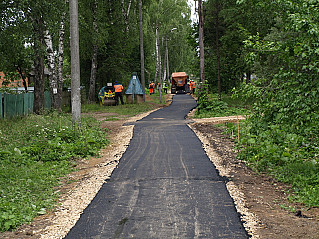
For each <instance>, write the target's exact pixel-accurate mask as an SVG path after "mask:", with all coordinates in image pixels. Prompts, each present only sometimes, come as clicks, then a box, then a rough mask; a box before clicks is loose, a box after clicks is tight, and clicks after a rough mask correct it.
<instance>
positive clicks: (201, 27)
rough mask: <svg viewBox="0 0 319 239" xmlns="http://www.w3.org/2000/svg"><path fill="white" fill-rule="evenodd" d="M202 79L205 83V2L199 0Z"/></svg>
mask: <svg viewBox="0 0 319 239" xmlns="http://www.w3.org/2000/svg"><path fill="white" fill-rule="evenodd" d="M198 19H199V54H200V56H199V60H200V81H201V82H202V83H203V84H205V64H204V23H203V2H202V0H198Z"/></svg>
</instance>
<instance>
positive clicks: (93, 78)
mask: <svg viewBox="0 0 319 239" xmlns="http://www.w3.org/2000/svg"><path fill="white" fill-rule="evenodd" d="M97 8H98V1H97V0H95V1H94V5H93V29H94V32H95V34H94V35H95V36H96V37H95V39H94V40H93V41H94V43H93V53H92V65H91V76H90V89H89V97H88V101H89V103H93V102H95V99H96V92H95V84H96V74H97V55H98V48H99V46H98V44H99V42H98V39H99V38H98V26H97V24H98V23H97Z"/></svg>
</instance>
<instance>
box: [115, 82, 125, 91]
mask: <svg viewBox="0 0 319 239" xmlns="http://www.w3.org/2000/svg"><path fill="white" fill-rule="evenodd" d="M114 89H115V92H122V90H123V86H122V85H121V84H118V85H114Z"/></svg>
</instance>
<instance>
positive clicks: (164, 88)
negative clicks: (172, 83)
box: [163, 82, 168, 94]
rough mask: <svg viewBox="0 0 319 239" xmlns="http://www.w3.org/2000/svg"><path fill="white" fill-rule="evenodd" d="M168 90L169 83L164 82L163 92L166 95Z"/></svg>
mask: <svg viewBox="0 0 319 239" xmlns="http://www.w3.org/2000/svg"><path fill="white" fill-rule="evenodd" d="M167 89H168V86H167V83H166V82H164V84H163V90H164V93H165V94H167Z"/></svg>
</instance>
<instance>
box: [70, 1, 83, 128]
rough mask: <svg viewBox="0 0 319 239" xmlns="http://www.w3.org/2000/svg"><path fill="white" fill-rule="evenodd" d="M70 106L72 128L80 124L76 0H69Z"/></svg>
mask: <svg viewBox="0 0 319 239" xmlns="http://www.w3.org/2000/svg"><path fill="white" fill-rule="evenodd" d="M70 36H71V40H70V44H71V107H72V122H73V127H74V129H77V128H78V127H80V126H81V92H80V50H79V19H78V0H70Z"/></svg>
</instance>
